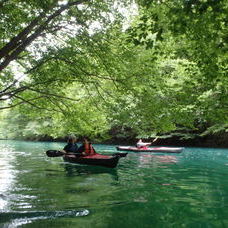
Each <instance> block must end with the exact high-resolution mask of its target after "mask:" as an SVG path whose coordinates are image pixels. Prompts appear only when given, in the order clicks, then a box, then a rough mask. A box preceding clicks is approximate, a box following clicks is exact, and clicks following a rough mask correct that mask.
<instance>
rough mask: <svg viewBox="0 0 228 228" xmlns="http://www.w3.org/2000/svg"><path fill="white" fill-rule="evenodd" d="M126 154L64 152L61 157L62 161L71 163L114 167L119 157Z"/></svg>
mask: <svg viewBox="0 0 228 228" xmlns="http://www.w3.org/2000/svg"><path fill="white" fill-rule="evenodd" d="M126 155H127V153H116V154H113V155H112V156H109V155H102V154H94V155H85V156H78V155H74V154H69V155H68V154H66V155H64V156H63V159H64V161H67V162H72V163H78V164H85V165H97V166H104V167H109V168H115V167H116V166H117V164H118V161H119V159H120V158H121V157H125V156H126Z"/></svg>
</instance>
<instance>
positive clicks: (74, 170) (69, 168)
mask: <svg viewBox="0 0 228 228" xmlns="http://www.w3.org/2000/svg"><path fill="white" fill-rule="evenodd" d="M63 167H64V169H65V171H66V175H67V176H81V175H93V174H103V173H108V174H110V175H111V176H112V177H113V179H114V180H118V174H117V169H115V168H114V169H113V168H105V167H99V166H86V165H85V166H82V165H76V164H69V163H64V164H63Z"/></svg>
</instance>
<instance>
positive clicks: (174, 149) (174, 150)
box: [116, 146, 184, 153]
mask: <svg viewBox="0 0 228 228" xmlns="http://www.w3.org/2000/svg"><path fill="white" fill-rule="evenodd" d="M116 149H117V150H122V151H132V152H157V153H181V152H182V150H183V149H184V148H183V147H142V148H137V147H134V146H117V147H116Z"/></svg>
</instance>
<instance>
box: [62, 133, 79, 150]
mask: <svg viewBox="0 0 228 228" xmlns="http://www.w3.org/2000/svg"><path fill="white" fill-rule="evenodd" d="M76 142H77V138H76V136H75V135H70V136H69V137H68V140H67V145H66V146H65V147H64V148H63V150H62V152H64V153H78V145H77V143H76Z"/></svg>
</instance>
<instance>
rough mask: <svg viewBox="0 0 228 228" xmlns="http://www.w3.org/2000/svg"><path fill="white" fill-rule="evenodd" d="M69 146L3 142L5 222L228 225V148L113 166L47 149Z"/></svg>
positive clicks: (107, 148) (151, 156)
mask: <svg viewBox="0 0 228 228" xmlns="http://www.w3.org/2000/svg"><path fill="white" fill-rule="evenodd" d="M63 145H64V144H62V143H44V142H23V141H7V140H1V141H0V228H12V227H26V228H28V227H32V228H36V227H40V228H41V227H42V228H43V227H55V228H60V227H61V228H62V227H63V228H65V227H66V228H69V227H79V228H80V227H86V228H87V227H102V228H103V227H104V228H106V227H108V228H124V227H132V228H135V227H136V228H137V227H159V228H163V227H175V228H176V227H192V228H193V227H194V228H197V227H202V228H203V227H210V228H211V227H228V149H215V148H185V150H184V151H183V152H182V153H181V154H161V153H160V154H159V153H156V154H155V153H133V152H129V153H128V156H127V157H126V158H121V159H120V161H119V164H118V166H117V168H115V169H110V168H99V167H91V166H82V165H81V166H80V165H76V164H69V163H65V162H63V160H62V158H61V157H60V158H49V157H47V156H46V155H45V153H44V152H45V151H46V150H49V149H60V148H62V147H63ZM94 147H95V148H96V150H97V151H99V152H101V153H104V154H111V153H113V152H116V149H115V146H111V145H94Z"/></svg>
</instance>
